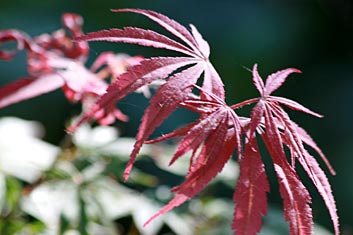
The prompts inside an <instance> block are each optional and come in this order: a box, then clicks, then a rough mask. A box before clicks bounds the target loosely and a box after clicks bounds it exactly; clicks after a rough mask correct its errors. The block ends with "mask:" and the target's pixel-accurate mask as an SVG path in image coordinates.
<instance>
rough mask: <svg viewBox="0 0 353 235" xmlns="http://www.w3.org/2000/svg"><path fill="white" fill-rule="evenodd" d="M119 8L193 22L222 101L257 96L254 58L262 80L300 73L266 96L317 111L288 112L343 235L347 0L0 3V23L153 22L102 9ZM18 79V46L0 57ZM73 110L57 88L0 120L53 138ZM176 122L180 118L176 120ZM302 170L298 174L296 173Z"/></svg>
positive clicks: (43, 27)
mask: <svg viewBox="0 0 353 235" xmlns="http://www.w3.org/2000/svg"><path fill="white" fill-rule="evenodd" d="M122 7H134V8H145V9H151V10H155V11H158V12H161V13H163V14H166V15H168V16H169V17H171V18H173V19H176V20H177V21H179V22H181V23H182V24H184V25H187V24H189V23H192V24H194V25H195V26H196V27H197V28H198V29H199V31H200V32H201V33H202V35H203V36H204V38H205V39H206V40H207V41H208V42H209V44H210V45H211V50H212V54H211V60H212V62H213V64H214V66H215V67H216V69H217V70H218V71H219V73H220V75H221V76H222V78H223V80H224V83H225V85H226V91H227V102H228V103H229V104H233V103H236V102H239V101H242V100H244V99H247V98H250V97H254V96H257V95H258V94H257V92H256V90H255V89H254V87H253V85H252V82H251V74H250V73H249V71H247V70H246V69H245V68H252V66H253V65H254V63H258V64H259V70H260V74H261V75H262V76H263V78H265V77H266V76H267V75H268V74H270V73H272V72H275V71H277V70H280V69H284V68H287V67H295V68H298V69H300V70H302V71H303V74H296V75H291V76H290V78H289V79H288V80H287V83H286V84H285V85H284V86H283V87H282V88H281V89H280V90H279V91H278V92H277V93H276V94H277V95H281V96H285V97H288V98H291V99H294V100H296V101H299V102H300V103H302V104H304V105H305V106H307V107H309V108H311V109H313V110H314V111H317V112H319V113H321V114H323V115H324V116H325V117H324V118H323V119H321V120H318V119H316V118H313V117H310V116H307V115H304V114H298V113H295V112H291V111H290V115H291V116H292V117H293V119H294V120H296V121H297V122H298V123H299V124H300V125H302V126H303V127H305V128H306V129H307V130H308V132H309V133H310V134H311V136H312V137H313V138H314V139H315V140H316V142H317V143H318V144H319V145H320V146H321V148H322V149H323V151H324V152H325V153H326V154H327V156H328V158H329V160H330V161H331V163H332V165H333V166H334V168H335V169H336V171H337V175H336V176H334V177H333V176H329V179H330V182H331V183H332V187H333V190H334V195H335V198H336V201H337V206H338V213H339V215H340V222H341V229H342V231H343V234H353V202H352V200H353V171H352V167H353V154H352V153H353V148H352V146H353V125H352V121H353V110H352V108H353V106H352V100H353V3H352V1H350V0H297V1H296V0H287V1H285V0H262V1H255V0H254V1H251V0H250V1H245V0H243V1H237V0H218V1H211V0H203V1H186V0H178V1H171V0H169V1H165V0H164V1H163V0H154V1H131V0H130V1H128V0H116V1H113V0H100V1H97V0H75V1H72V0H71V1H69V0H60V1H59V0H57V1H53V0H47V1H41V0H32V1H24V0H17V1H9V0H0V29H7V28H17V29H21V30H23V31H25V32H27V33H29V34H30V35H32V36H34V35H38V34H41V33H46V32H52V31H54V30H56V29H58V28H60V27H61V24H60V17H61V14H62V13H64V12H75V13H78V14H81V15H82V16H83V17H84V19H85V25H84V31H85V32H90V31H96V30H99V29H107V28H112V27H121V26H125V25H132V26H141V27H152V28H153V29H158V28H157V27H155V26H154V25H153V24H152V23H151V22H150V21H149V20H147V19H145V18H143V17H141V16H138V15H135V14H126V13H124V14H116V13H111V12H110V11H109V9H112V8H122ZM91 46H92V51H91V55H90V56H91V60H90V61H92V60H93V58H94V57H96V56H97V55H98V54H99V53H100V52H101V51H104V50H113V51H115V52H126V53H129V54H131V55H135V54H141V55H144V56H153V55H159V54H161V53H163V54H164V53H167V52H164V51H162V52H161V51H158V50H153V49H146V48H142V47H138V46H131V45H121V44H110V43H91ZM244 67H245V68H244ZM24 76H26V66H25V54H24V53H21V54H20V55H19V56H17V57H16V58H15V59H14V60H13V61H12V62H4V61H0V85H4V84H6V83H7V82H9V81H12V80H15V79H17V78H21V77H24ZM136 99H139V97H137V98H136V97H132V98H130V99H127V100H126V101H124V103H123V104H122V107H121V108H122V109H123V110H124V111H125V112H126V113H127V114H129V115H130V116H131V122H129V123H128V124H124V125H121V127H122V129H123V130H124V135H127V136H129V135H130V136H132V135H134V134H135V133H136V128H137V126H138V123H139V117H140V116H141V114H142V112H143V107H142V104H141V106H140V103H139V102H140V101H139V102H138V103H137V102H136ZM145 103H146V101H145ZM246 111H247V110H240V113H242V112H243V113H244V114H246ZM74 113H75V108H73V106H72V105H71V104H69V103H68V102H67V101H66V100H65V98H64V96H63V94H62V93H61V91H58V92H54V93H52V94H49V95H44V96H42V97H38V98H35V99H33V100H29V101H25V102H22V103H20V104H16V105H13V106H11V107H7V108H5V109H2V110H0V117H2V116H18V117H21V118H25V119H32V120H38V121H40V122H42V123H43V124H44V125H45V127H46V130H47V135H46V140H47V141H49V142H52V143H55V144H57V143H58V142H59V141H60V139H61V138H62V136H63V135H64V128H65V126H64V124H65V121H67V119H68V117H70V116H71V115H72V114H74ZM177 119H178V121H179V122H180V117H179V118H177ZM186 119H187V118H186ZM186 121H187V120H186ZM173 123H174V121H173V120H171V121H168V123H167V124H166V125H164V127H165V128H166V129H168V130H170V129H172V128H174V127H175V126H174V125H173V126H172V124H173ZM322 166H323V168H324V170H325V171H326V172H327V173H328V171H327V170H326V168H325V166H324V165H323V164H322ZM302 176H303V178H306V176H305V175H304V174H302ZM271 177H273V175H272V176H271ZM272 181H273V180H272ZM304 181H305V183H306V185H307V186H308V187H309V188H311V189H310V191H311V193H312V196H313V212H314V220H315V221H317V222H319V223H320V224H323V225H325V227H327V228H329V229H331V224H330V219H329V216H328V212H327V210H326V209H325V207H324V204H323V202H322V200H321V198H320V196H319V195H318V193H317V192H316V191H315V189H314V188H313V187H312V185H311V184H310V182H309V181H308V180H304ZM271 190H272V193H271V194H270V196H269V198H270V199H269V200H270V202H271V203H274V204H276V203H278V204H280V203H281V200H280V198H279V196H278V195H279V193H278V192H276V191H277V186H276V184H273V186H271ZM229 196H231V195H229Z"/></svg>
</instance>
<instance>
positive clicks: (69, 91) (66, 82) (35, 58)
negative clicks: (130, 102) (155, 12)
mask: <svg viewBox="0 0 353 235" xmlns="http://www.w3.org/2000/svg"><path fill="white" fill-rule="evenodd" d="M62 24H63V28H61V29H58V30H56V31H55V32H53V33H51V34H42V35H39V36H37V37H35V38H31V37H30V36H29V35H27V34H26V33H24V32H22V31H19V30H2V31H0V46H2V45H3V47H4V49H1V48H0V59H3V60H11V59H12V58H13V57H14V56H15V55H16V54H17V53H18V52H19V51H21V50H26V51H27V65H28V68H27V70H28V74H29V77H26V78H22V79H19V80H17V81H15V82H12V83H10V84H7V85H5V86H2V87H0V108H3V107H6V106H8V105H11V104H14V103H17V102H20V101H23V100H26V99H29V98H33V97H36V96H39V95H42V94H45V93H48V92H51V91H54V90H56V89H59V88H61V89H62V90H63V92H64V94H65V96H66V98H67V99H68V100H69V101H70V102H75V103H76V102H81V103H82V107H83V110H89V109H90V108H91V106H92V105H93V104H94V103H95V102H96V101H97V99H98V98H99V97H100V96H101V95H103V94H104V93H105V91H106V89H107V88H108V86H109V84H110V82H112V81H114V79H115V78H116V77H117V76H118V75H120V74H121V73H123V72H125V71H126V69H127V67H129V66H132V65H135V64H137V63H139V61H140V60H141V59H142V57H140V56H135V57H131V56H128V55H125V54H117V55H115V54H114V53H113V52H104V53H102V54H100V55H99V56H98V57H97V59H96V60H95V61H94V62H93V64H92V66H91V67H90V68H89V69H88V68H86V67H85V62H86V60H87V57H88V54H89V45H88V43H87V42H75V41H73V38H74V37H79V36H81V35H83V32H82V25H83V19H82V17H81V16H79V15H77V14H72V13H65V14H63V16H62ZM11 41H15V42H16V45H17V46H16V48H14V49H9V48H5V45H6V44H5V43H8V42H11ZM109 79H110V80H111V81H108V80H109ZM142 89H144V90H146V88H142ZM92 118H94V119H96V120H98V121H99V123H100V124H102V125H109V124H111V123H113V122H114V121H115V120H116V119H118V120H121V121H127V119H128V117H127V116H126V115H125V114H123V113H122V112H121V111H120V110H119V109H117V108H116V107H115V106H107V107H104V108H102V109H100V110H97V112H96V113H95V114H94V116H92Z"/></svg>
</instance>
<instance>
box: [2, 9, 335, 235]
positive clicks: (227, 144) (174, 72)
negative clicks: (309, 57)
mask: <svg viewBox="0 0 353 235" xmlns="http://www.w3.org/2000/svg"><path fill="white" fill-rule="evenodd" d="M114 11H115V12H134V13H138V14H142V15H145V16H147V17H148V18H150V19H151V20H152V21H155V22H156V23H157V24H159V25H160V26H162V28H164V29H166V30H167V31H168V32H169V33H171V34H172V35H173V36H175V38H176V39H179V40H180V41H181V42H178V41H176V40H174V39H172V38H170V37H168V36H165V35H163V34H160V33H158V32H155V31H152V30H146V29H141V28H135V27H126V28H123V29H111V30H103V31H99V32H93V33H88V34H86V35H84V34H83V33H82V31H81V26H82V19H81V18H80V17H79V16H77V15H74V14H65V15H64V16H63V24H64V26H65V28H66V29H67V31H68V33H69V34H71V35H72V36H73V37H74V38H75V40H74V41H72V40H70V37H69V36H68V35H69V34H67V33H65V31H64V30H59V31H58V32H55V33H53V34H51V35H45V36H40V37H37V38H34V39H31V38H30V37H29V36H27V35H26V34H25V33H22V32H19V31H14V30H7V31H1V32H0V42H5V41H9V40H15V41H16V42H17V49H16V50H14V51H11V50H10V51H5V50H2V51H1V53H0V58H3V59H10V58H11V57H12V56H13V55H14V54H16V52H17V51H18V50H21V49H23V48H25V49H26V50H27V51H28V59H27V61H28V65H29V69H28V70H29V74H30V75H31V78H30V79H28V78H26V79H22V80H19V81H16V82H14V83H12V84H10V85H8V86H5V87H3V88H0V107H5V106H7V105H10V104H12V103H16V102H19V101H22V100H24V99H28V98H31V97H34V96H37V95H40V94H43V93H45V92H49V91H52V90H54V89H56V88H59V87H61V88H62V89H63V90H64V92H65V95H66V97H67V98H68V99H69V100H70V101H75V102H78V101H79V102H82V104H83V110H84V114H83V115H82V116H81V117H80V118H79V119H78V120H77V121H75V122H74V124H72V125H71V126H70V127H69V128H68V130H69V131H70V132H73V133H74V132H75V131H77V129H78V128H79V126H80V125H81V124H83V123H84V122H86V121H88V120H89V119H91V118H94V119H97V120H98V121H99V123H100V124H102V125H106V124H110V123H112V122H113V121H114V120H115V119H119V120H123V121H126V120H127V117H126V116H125V115H124V114H122V113H121V112H120V111H119V110H118V109H117V108H116V107H115V104H116V102H118V101H120V100H121V99H122V98H124V97H125V96H127V95H128V94H129V93H131V92H135V91H138V90H140V89H145V90H146V89H148V87H147V88H146V86H148V85H150V84H151V83H152V82H156V81H157V82H159V84H162V85H160V86H158V89H157V91H156V93H155V95H154V96H153V97H152V98H151V100H150V106H149V107H147V109H146V110H145V113H144V115H143V117H142V120H141V124H140V127H139V130H138V133H137V136H136V142H135V144H134V147H133V149H132V153H131V155H130V158H129V161H128V163H127V167H126V168H125V172H124V180H127V179H128V177H129V175H130V172H131V170H132V167H133V164H134V162H135V160H136V157H137V155H138V154H139V152H140V151H141V148H142V146H143V145H144V144H151V143H155V142H159V141H164V140H167V139H170V138H174V137H181V141H180V142H179V144H178V147H177V149H176V151H175V154H174V156H173V157H172V159H171V161H170V165H171V164H173V163H174V162H175V161H176V160H179V159H180V158H181V157H182V156H184V155H186V154H187V153H190V152H191V156H190V165H189V167H188V172H187V173H186V178H185V181H184V182H183V183H182V184H181V185H179V186H177V187H175V188H173V189H172V191H174V192H175V193H176V194H175V195H174V197H173V199H171V200H170V201H169V203H168V204H167V205H166V206H164V207H163V208H162V209H161V210H160V211H159V212H158V213H156V214H155V215H153V216H152V217H151V218H150V219H148V220H147V222H146V223H145V225H147V224H149V223H150V222H151V221H152V220H154V219H155V218H156V217H158V216H159V215H162V214H165V213H167V212H169V211H170V210H172V209H173V208H175V207H177V206H180V205H181V204H183V203H184V202H186V201H187V200H190V199H191V198H193V197H194V196H195V195H196V194H198V193H199V192H200V191H201V190H202V189H203V188H204V187H205V186H206V185H207V184H208V183H209V182H210V181H211V180H212V179H213V178H214V177H215V176H216V175H217V174H218V173H219V172H220V171H221V170H222V169H223V167H224V166H225V164H226V163H227V162H228V161H230V159H231V158H232V155H233V152H234V151H235V152H236V153H237V155H238V160H239V167H240V176H239V179H238V184H237V187H236V190H235V193H234V197H233V199H234V203H235V204H236V207H235V211H234V219H233V223H232V228H233V230H234V231H235V233H236V234H247V235H248V234H256V233H258V232H259V231H260V229H261V226H262V216H263V215H266V214H267V210H268V208H267V198H266V194H267V193H268V191H269V185H268V181H267V177H266V172H265V167H264V164H263V162H262V159H261V155H260V150H259V147H258V143H257V142H258V140H259V139H262V140H263V142H264V143H265V146H266V147H267V150H268V152H269V153H270V156H271V159H272V161H273V165H274V169H275V171H276V174H277V177H278V182H279V185H280V194H281V196H282V198H283V205H284V217H285V219H286V220H287V221H288V222H289V231H290V234H293V235H294V234H296V235H302V234H303V235H304V234H312V232H313V222H312V220H313V219H312V212H311V208H310V203H311V197H310V195H309V192H308V191H307V190H306V188H305V186H304V185H303V183H302V182H301V180H300V178H299V176H298V175H297V173H296V167H295V165H296V162H297V161H298V162H299V163H300V165H301V166H302V167H303V169H304V170H305V171H306V173H307V174H308V176H309V178H310V179H311V180H312V181H313V183H314V185H315V186H316V188H317V189H318V191H319V193H320V194H321V196H322V198H323V200H324V202H325V204H326V206H327V208H328V210H329V213H330V216H331V219H332V222H333V227H334V231H335V234H336V235H337V234H339V228H338V226H339V224H338V216H337V214H336V205H335V201H334V198H333V195H332V190H331V186H330V184H329V182H328V180H327V177H326V175H325V174H324V172H323V170H322V169H321V168H320V167H319V164H318V162H317V161H316V159H315V158H314V157H313V156H312V155H311V154H310V153H309V151H308V150H306V148H305V146H309V147H311V148H312V149H313V150H315V151H316V152H317V153H318V154H319V156H320V157H321V158H322V159H323V161H324V162H325V163H326V165H327V166H328V168H329V170H330V171H331V173H332V174H335V172H334V171H333V169H332V167H331V166H330V164H329V163H328V161H327V160H326V157H325V156H324V154H323V153H322V151H321V150H320V148H319V147H318V146H317V145H316V143H315V142H314V141H313V140H312V138H311V137H310V136H309V135H308V134H307V133H306V131H305V130H304V129H303V128H301V127H299V126H298V125H297V124H296V123H295V122H293V121H292V120H291V119H290V118H289V115H288V114H287V113H286V112H285V110H284V109H283V107H282V106H286V107H288V108H290V109H294V110H298V111H301V112H304V113H308V114H311V115H314V116H316V117H321V115H319V114H317V113H315V112H313V111H311V110H309V109H307V108H305V107H304V106H302V105H300V104H299V103H297V102H295V101H292V100H289V99H286V98H283V97H277V96H273V95H272V93H273V92H274V91H276V90H277V89H278V88H279V87H280V86H281V85H282V84H283V83H284V82H285V80H286V78H287V77H288V76H289V75H290V74H291V73H299V72H300V71H299V70H297V69H294V68H289V69H284V70H281V71H278V72H276V73H273V74H271V75H270V76H268V77H267V79H266V81H265V82H264V81H263V79H262V78H261V77H260V75H259V74H258V70H257V65H256V64H255V65H254V67H253V69H252V79H253V83H254V85H255V87H256V89H257V90H258V91H259V93H260V97H259V98H253V99H249V100H246V101H243V102H240V103H238V104H234V105H231V106H228V105H227V104H226V102H225V92H224V87H223V83H222V81H221V78H220V76H219V75H218V73H217V72H216V70H215V69H214V68H213V66H212V64H211V63H210V61H209V55H210V48H209V45H208V43H207V42H206V41H205V40H204V39H203V38H202V36H201V35H200V33H199V32H198V31H197V29H196V27H195V26H193V25H190V28H191V32H189V31H188V30H187V29H186V28H185V27H184V26H182V25H180V24H179V23H177V22H176V21H174V20H172V19H169V18H168V17H166V16H164V15H162V14H159V13H156V12H153V11H148V10H140V9H119V10H114ZM86 41H111V42H122V43H130V44H138V45H142V46H148V47H155V48H162V49H166V50H170V51H175V52H178V53H180V54H182V55H183V56H178V57H153V58H140V57H128V56H126V57H123V58H119V57H116V56H115V55H113V54H112V53H103V54H101V55H100V56H99V57H98V58H97V60H96V61H95V63H94V64H93V65H92V67H91V69H90V70H88V69H86V68H85V66H84V65H83V63H84V62H85V60H86V57H87V53H88V45H87V42H86ZM102 66H106V67H105V68H104V69H101V70H100V68H101V67H102ZM117 68H122V69H120V70H118V69H117ZM117 70H118V71H117ZM107 77H113V78H112V79H111V83H110V84H108V83H107V81H106V80H105V79H106V78H107ZM160 80H163V83H161V82H160ZM200 84H201V85H200ZM253 103H256V104H255V106H254V107H253V109H252V111H251V114H250V117H241V116H239V115H237V113H236V112H235V110H236V109H238V108H241V107H243V106H245V105H249V104H253ZM178 107H182V108H186V109H189V110H191V111H193V112H196V113H198V114H199V115H200V117H199V119H198V120H197V121H195V122H193V123H191V124H188V125H186V126H185V127H182V128H179V129H176V130H174V131H173V132H171V133H169V134H167V135H164V136H162V137H160V138H157V139H154V140H148V139H149V137H150V136H151V134H152V133H153V132H154V131H155V129H156V128H157V127H158V126H159V125H160V124H161V123H162V122H163V121H164V120H165V119H166V118H167V117H168V116H170V115H171V113H172V112H173V111H175V110H176V109H177V108H178ZM286 148H287V149H288V151H289V153H290V154H289V155H290V156H289V158H290V162H288V160H287V156H286ZM78 191H79V195H80V200H84V198H83V197H82V194H81V191H80V190H78ZM81 212H82V213H84V214H85V213H86V211H85V210H81ZM81 222H82V223H85V221H81Z"/></svg>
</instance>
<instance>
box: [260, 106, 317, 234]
mask: <svg viewBox="0 0 353 235" xmlns="http://www.w3.org/2000/svg"><path fill="white" fill-rule="evenodd" d="M264 113H265V125H266V133H265V134H263V135H262V137H263V140H264V141H265V144H266V147H267V149H268V151H269V153H270V155H271V158H272V161H273V164H274V166H275V170H276V173H277V177H278V180H279V184H280V193H281V196H282V198H283V207H284V215H285V219H286V220H287V221H289V228H290V234H291V235H306V234H312V212H311V208H310V206H309V203H310V202H311V198H310V195H309V193H308V191H307V190H306V188H305V186H304V185H303V184H302V183H301V181H300V180H299V178H298V176H297V174H296V173H295V171H294V170H293V168H292V167H291V166H290V165H289V164H288V162H287V161H286V157H285V153H284V149H283V145H282V140H281V137H280V134H279V132H278V129H277V127H276V122H275V121H274V117H273V116H272V113H271V111H270V109H269V108H268V107H266V108H265V112H264Z"/></svg>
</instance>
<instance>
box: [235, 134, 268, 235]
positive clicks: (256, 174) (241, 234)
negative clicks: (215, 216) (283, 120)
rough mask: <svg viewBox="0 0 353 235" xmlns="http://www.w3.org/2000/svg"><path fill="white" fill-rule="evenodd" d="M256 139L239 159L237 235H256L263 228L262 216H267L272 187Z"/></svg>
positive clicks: (236, 208)
mask: <svg viewBox="0 0 353 235" xmlns="http://www.w3.org/2000/svg"><path fill="white" fill-rule="evenodd" d="M259 151H260V150H259V148H258V146H257V143H256V139H255V138H251V137H250V139H249V142H248V143H246V145H245V153H244V156H243V157H242V158H240V159H239V166H240V176H239V178H238V183H237V187H236V189H235V193H234V198H233V200H234V202H235V204H236V207H235V212H234V220H233V226H232V227H233V229H234V230H235V233H236V234H237V235H256V234H257V232H259V231H260V229H261V226H262V218H261V216H262V215H266V214H267V197H266V193H267V192H269V190H270V186H269V184H268V181H267V177H266V173H265V168H264V164H263V163H262V160H261V155H260V152H259Z"/></svg>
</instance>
